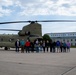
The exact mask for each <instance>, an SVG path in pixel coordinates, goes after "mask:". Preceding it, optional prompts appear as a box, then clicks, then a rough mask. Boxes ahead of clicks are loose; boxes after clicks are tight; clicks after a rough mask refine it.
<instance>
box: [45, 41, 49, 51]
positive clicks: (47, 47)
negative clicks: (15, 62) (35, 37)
mask: <svg viewBox="0 0 76 75" xmlns="http://www.w3.org/2000/svg"><path fill="white" fill-rule="evenodd" d="M49 46H50V43H49V41H48V40H47V41H46V49H47V52H48V51H49Z"/></svg>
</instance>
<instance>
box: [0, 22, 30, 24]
mask: <svg viewBox="0 0 76 75" xmlns="http://www.w3.org/2000/svg"><path fill="white" fill-rule="evenodd" d="M26 22H31V21H13V22H0V24H11V23H26Z"/></svg>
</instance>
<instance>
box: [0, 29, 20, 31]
mask: <svg viewBox="0 0 76 75" xmlns="http://www.w3.org/2000/svg"><path fill="white" fill-rule="evenodd" d="M0 30H1V31H20V30H15V29H0Z"/></svg>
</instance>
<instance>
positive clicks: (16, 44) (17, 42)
mask: <svg viewBox="0 0 76 75" xmlns="http://www.w3.org/2000/svg"><path fill="white" fill-rule="evenodd" d="M15 47H16V52H19V47H20V41H19V39H17V41H16V42H15Z"/></svg>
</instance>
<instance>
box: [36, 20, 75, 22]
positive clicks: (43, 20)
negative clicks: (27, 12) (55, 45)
mask: <svg viewBox="0 0 76 75" xmlns="http://www.w3.org/2000/svg"><path fill="white" fill-rule="evenodd" d="M37 22H76V20H42V21H37Z"/></svg>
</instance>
